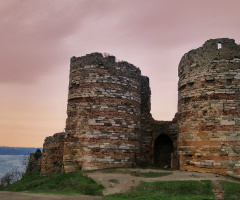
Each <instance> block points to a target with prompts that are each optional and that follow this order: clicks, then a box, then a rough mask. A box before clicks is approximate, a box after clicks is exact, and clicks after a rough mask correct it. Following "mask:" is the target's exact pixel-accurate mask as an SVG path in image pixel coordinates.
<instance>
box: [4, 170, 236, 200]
mask: <svg viewBox="0 0 240 200" xmlns="http://www.w3.org/2000/svg"><path fill="white" fill-rule="evenodd" d="M131 171H134V172H135V173H132V174H130V172H131ZM150 171H151V172H160V173H161V172H171V173H172V174H171V175H167V176H162V177H156V178H145V177H142V176H139V173H140V172H150ZM85 175H86V176H88V177H90V178H92V179H94V180H95V181H96V182H97V183H98V184H102V185H103V186H104V187H105V189H104V190H103V195H108V194H113V193H127V192H131V190H132V189H133V187H136V186H137V185H138V184H140V183H141V182H142V181H145V182H153V181H175V180H212V181H214V182H216V181H220V180H226V181H231V182H238V183H240V181H237V180H235V179H232V178H229V177H225V176H221V175H220V176H219V177H216V174H211V173H200V172H186V171H179V170H175V171H168V170H155V169H117V171H116V172H114V173H106V172H104V171H101V170H100V171H95V172H91V173H86V174H85ZM114 182H115V183H114ZM0 199H1V200H32V199H34V200H46V199H47V200H48V199H49V200H55V199H59V200H98V199H102V197H101V196H87V195H77V196H75V195H74V196H68V195H56V194H33V193H24V192H0Z"/></svg>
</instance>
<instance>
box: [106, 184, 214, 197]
mask: <svg viewBox="0 0 240 200" xmlns="http://www.w3.org/2000/svg"><path fill="white" fill-rule="evenodd" d="M212 188H213V186H212V182H211V181H208V180H206V181H156V182H152V183H147V182H143V183H142V184H140V185H139V186H137V187H136V188H134V189H133V192H132V193H131V194H112V195H108V196H106V197H104V198H103V199H104V200H120V199H139V200H155V199H156V200H166V199H167V200H193V199H194V200H203V199H209V200H210V199H214V194H213V192H212Z"/></svg>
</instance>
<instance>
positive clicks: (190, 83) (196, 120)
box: [178, 38, 240, 176]
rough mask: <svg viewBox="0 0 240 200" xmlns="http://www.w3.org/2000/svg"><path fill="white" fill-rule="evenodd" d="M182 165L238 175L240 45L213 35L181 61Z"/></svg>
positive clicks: (239, 147)
mask: <svg viewBox="0 0 240 200" xmlns="http://www.w3.org/2000/svg"><path fill="white" fill-rule="evenodd" d="M178 75H179V83H178V115H179V120H178V125H179V133H178V152H179V156H180V169H181V170H190V171H205V172H214V173H221V174H230V175H238V176H239V175H240V81H239V80H240V46H239V45H237V44H235V41H234V40H232V39H227V38H224V39H212V40H208V41H206V43H205V44H204V45H203V46H202V47H200V48H198V49H195V50H192V51H190V52H188V53H187V54H185V55H184V56H183V58H182V60H181V62H180V64H179V73H178Z"/></svg>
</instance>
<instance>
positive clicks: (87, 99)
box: [42, 38, 240, 176]
mask: <svg viewBox="0 0 240 200" xmlns="http://www.w3.org/2000/svg"><path fill="white" fill-rule="evenodd" d="M178 74H179V83H178V91H179V92H178V112H177V113H176V115H175V117H174V119H173V120H172V121H155V120H154V119H153V118H152V116H151V113H150V111H151V101H150V99H151V98H150V97H151V90H150V87H149V78H148V77H146V76H142V75H141V71H140V70H139V69H138V68H137V67H135V66H133V65H132V64H129V63H127V62H116V60H115V57H114V56H109V55H108V56H103V55H102V54H101V53H92V54H88V55H86V56H82V57H72V58H71V65H70V77H69V93H68V106H67V115H68V118H67V121H66V132H65V133H61V134H59V135H55V136H53V137H48V138H47V139H46V140H45V143H44V147H43V149H44V150H43V158H42V173H46V172H51V171H52V172H54V171H59V170H60V169H62V170H63V171H65V172H71V171H74V170H75V169H95V168H106V167H130V166H133V167H134V166H135V165H139V166H141V165H142V166H148V165H155V166H158V167H171V168H180V169H181V170H189V171H205V172H214V173H221V174H230V175H233V176H240V113H239V111H240V96H239V95H240V81H239V80H240V46H239V45H237V44H235V41H234V40H232V39H227V38H223V39H213V40H208V41H207V42H206V43H205V44H204V45H203V46H202V47H200V48H198V49H195V50H192V51H190V52H188V53H187V54H185V55H184V56H183V58H182V59H181V62H180V64H179V73H178ZM54 138H57V139H56V140H55V139H54ZM55 155H57V157H54V156H55Z"/></svg>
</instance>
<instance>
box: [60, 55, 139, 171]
mask: <svg viewBox="0 0 240 200" xmlns="http://www.w3.org/2000/svg"><path fill="white" fill-rule="evenodd" d="M141 77H142V76H141V71H140V70H139V69H138V68H136V67H135V66H133V65H131V64H129V63H127V62H116V61H115V57H114V56H108V57H103V55H102V54H100V53H92V54H89V55H86V56H83V57H79V58H76V57H73V58H72V59H71V66H70V79H69V80H70V82H69V95H68V108H67V114H68V118H67V122H66V136H65V142H64V156H63V163H64V170H65V171H66V172H70V171H73V170H75V169H76V168H80V169H92V168H103V167H117V166H131V165H132V164H133V163H135V162H136V154H137V153H138V150H139V136H140V131H139V130H140V113H141Z"/></svg>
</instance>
